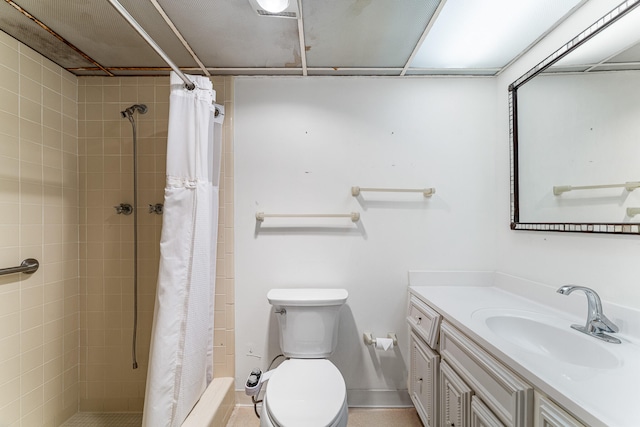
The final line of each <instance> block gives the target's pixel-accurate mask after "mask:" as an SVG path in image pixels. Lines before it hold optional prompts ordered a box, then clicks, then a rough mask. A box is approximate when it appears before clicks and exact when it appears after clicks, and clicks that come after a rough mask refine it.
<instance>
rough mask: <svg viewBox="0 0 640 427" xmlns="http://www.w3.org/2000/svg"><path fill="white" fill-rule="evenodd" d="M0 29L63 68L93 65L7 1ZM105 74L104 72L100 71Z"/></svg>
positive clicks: (1, 12)
mask: <svg viewBox="0 0 640 427" xmlns="http://www.w3.org/2000/svg"><path fill="white" fill-rule="evenodd" d="M0 30H2V31H4V32H5V33H7V34H9V35H10V36H12V37H14V38H15V39H17V40H20V41H21V42H22V43H24V44H26V45H27V46H29V47H30V48H31V49H33V50H35V51H36V52H39V53H40V54H41V55H43V56H45V57H46V58H49V59H50V60H51V61H53V62H55V63H56V64H58V65H60V66H61V67H63V68H76V67H93V66H94V65H93V63H91V62H90V61H88V60H87V59H85V58H84V57H83V56H82V55H80V54H79V53H77V52H76V51H75V50H73V49H72V48H70V47H69V46H68V45H67V44H65V43H64V42H62V41H60V40H58V39H57V38H56V37H54V36H52V35H51V34H50V33H49V32H48V31H46V30H45V29H43V28H42V27H40V26H39V25H38V24H36V23H35V22H33V21H32V20H31V19H29V18H27V17H26V16H25V15H23V14H22V13H21V12H19V11H18V10H16V9H15V8H14V7H13V6H11V5H10V4H9V3H6V2H0ZM100 74H101V75H105V73H104V72H102V71H101V72H100Z"/></svg>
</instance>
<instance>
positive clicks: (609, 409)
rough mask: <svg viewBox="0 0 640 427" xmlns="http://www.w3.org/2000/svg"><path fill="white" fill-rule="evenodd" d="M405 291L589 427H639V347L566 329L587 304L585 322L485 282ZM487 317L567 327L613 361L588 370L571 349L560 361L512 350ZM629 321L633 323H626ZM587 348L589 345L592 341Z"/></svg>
mask: <svg viewBox="0 0 640 427" xmlns="http://www.w3.org/2000/svg"><path fill="white" fill-rule="evenodd" d="M417 282H419V281H417ZM409 290H410V292H411V293H412V294H414V295H416V296H417V297H418V298H419V299H421V300H422V301H423V302H425V303H426V304H428V305H429V306H431V307H432V308H434V309H435V310H436V311H438V312H439V313H440V314H442V315H443V316H444V318H445V319H446V320H447V321H448V322H449V323H451V324H453V325H454V326H456V327H457V328H458V329H460V330H461V331H462V332H464V333H465V334H467V335H468V336H469V337H470V338H472V339H473V340H474V341H476V343H478V344H479V345H480V346H482V347H484V348H485V349H486V350H487V351H488V352H489V353H492V354H493V355H495V356H496V357H497V358H498V359H500V360H501V361H502V363H504V364H505V365H507V366H508V367H509V368H511V369H512V370H513V371H514V372H515V373H517V374H519V375H520V376H521V377H523V379H525V380H526V381H527V382H528V383H530V384H531V385H532V386H534V387H535V388H536V389H538V390H540V391H541V392H543V393H545V394H546V395H548V396H549V397H551V398H552V399H554V400H555V401H556V402H557V403H559V404H560V405H561V406H563V407H565V408H566V409H567V410H569V411H570V412H572V413H573V414H575V415H576V416H577V417H578V418H580V419H582V420H583V421H584V422H585V423H587V424H588V425H590V426H615V427H624V426H629V427H638V426H640V407H639V405H640V342H639V340H638V339H637V338H636V337H634V336H631V335H629V334H624V333H618V334H614V335H615V336H616V337H617V338H619V339H621V340H622V343H621V344H610V343H605V342H602V341H600V340H597V339H596V338H592V337H589V336H586V335H584V334H581V333H580V332H578V331H575V330H573V329H571V327H570V325H571V324H574V323H578V324H583V323H584V321H585V319H586V299H584V298H582V301H581V302H583V303H584V311H585V318H579V317H577V316H576V315H575V314H571V313H566V312H563V311H560V310H557V309H556V308H553V307H550V306H548V305H545V304H541V303H540V302H539V301H535V300H533V299H529V298H525V297H522V296H520V295H518V294H516V293H513V292H511V291H508V290H505V289H503V288H501V287H496V286H492V285H490V286H487V285H486V283H485V284H483V285H482V286H464V285H455V286H450V285H448V286H438V285H428V286H420V285H413V284H412V283H411V281H410V286H409ZM556 296H557V297H558V298H566V297H565V296H562V295H559V294H556V295H550V297H556ZM488 312H490V313H494V314H495V313H501V312H504V313H505V314H507V315H508V314H509V313H525V314H526V316H529V317H531V318H540V319H542V320H544V321H547V322H553V326H550V327H556V328H566V330H567V331H569V333H575V334H578V335H579V336H580V335H583V336H584V338H586V339H587V340H593V345H594V346H595V347H594V348H593V349H594V350H598V352H600V351H601V352H602V354H603V355H607V356H609V355H611V356H612V357H607V358H604V359H603V360H602V365H601V366H597V367H593V366H590V365H589V364H581V362H580V356H581V355H580V354H576V355H575V356H576V359H575V361H574V360H572V359H571V358H572V354H571V351H574V350H573V349H571V348H568V349H567V352H568V353H565V354H564V357H565V360H564V361H563V360H559V359H556V358H554V357H553V356H549V355H544V354H542V353H541V352H540V351H538V349H536V348H533V349H532V348H526V347H527V346H526V345H524V346H523V345H516V344H514V343H513V342H512V341H510V340H507V339H504V338H503V337H501V336H499V335H496V334H495V333H494V332H492V330H491V329H490V328H489V327H488V326H487V324H486V322H485V319H486V316H483V314H484V313H488ZM605 314H607V312H606V308H605ZM633 320H637V319H629V321H633ZM548 324H549V325H551V324H552V323H548ZM519 338H523V337H519ZM578 339H579V338H578ZM525 344H526V342H525ZM586 345H587V346H591V342H590V341H588V342H587V343H586ZM589 348H590V347H589ZM567 360H571V362H568V361H567ZM597 360H598V361H599V359H597ZM612 361H613V363H611V362H612ZM591 363H593V362H591ZM598 365H599V363H598Z"/></svg>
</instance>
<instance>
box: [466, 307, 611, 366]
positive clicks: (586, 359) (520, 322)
mask: <svg viewBox="0 0 640 427" xmlns="http://www.w3.org/2000/svg"><path fill="white" fill-rule="evenodd" d="M473 317H474V319H478V320H480V321H482V322H484V325H485V326H486V327H487V328H488V329H489V330H490V331H491V332H492V333H493V334H495V335H496V336H498V337H499V338H501V339H503V340H505V341H507V342H509V343H511V344H514V345H516V346H518V347H520V348H521V349H523V350H526V351H528V352H531V353H535V354H538V355H540V356H545V357H548V358H550V359H554V360H559V361H562V362H565V363H569V364H572V365H578V366H583V367H587V368H597V369H613V368H616V367H618V366H619V365H620V360H619V358H618V357H617V356H616V355H615V354H614V353H613V352H612V351H610V350H609V349H607V348H606V346H607V345H610V344H606V343H602V342H600V341H598V340H597V339H595V338H592V337H589V336H587V335H585V334H582V333H580V332H578V331H574V330H573V329H571V328H570V327H569V325H568V322H566V321H563V320H560V319H556V318H553V317H549V316H545V315H536V313H533V312H527V311H519V310H496V309H491V310H486V309H485V310H478V311H476V312H475V313H474V315H473Z"/></svg>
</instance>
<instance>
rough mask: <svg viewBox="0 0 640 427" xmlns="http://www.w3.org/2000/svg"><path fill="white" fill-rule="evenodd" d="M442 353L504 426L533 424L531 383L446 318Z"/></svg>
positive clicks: (441, 345) (441, 347) (519, 426)
mask: <svg viewBox="0 0 640 427" xmlns="http://www.w3.org/2000/svg"><path fill="white" fill-rule="evenodd" d="M440 355H441V356H442V359H443V360H446V361H447V362H448V363H449V364H450V365H451V367H452V368H453V369H454V370H455V371H456V372H457V373H458V374H459V375H460V377H461V378H462V379H463V380H464V381H465V382H466V383H467V384H468V385H469V386H470V387H471V389H473V391H474V392H475V394H477V395H478V397H480V399H482V401H483V402H484V403H485V404H486V405H487V406H488V407H489V408H490V409H491V411H492V412H493V413H494V414H495V415H496V416H497V417H498V418H499V419H500V421H502V423H504V425H505V426H509V427H525V426H528V425H530V424H531V421H532V419H533V416H532V415H533V412H532V405H533V389H532V388H531V386H530V385H528V384H527V383H525V382H523V381H522V380H520V378H518V377H516V376H515V375H514V374H512V373H511V372H510V371H509V370H508V369H507V368H506V367H504V366H503V365H502V364H500V363H499V362H498V361H497V360H496V359H494V358H493V357H492V356H490V355H489V354H488V353H487V352H486V351H484V350H483V349H482V348H480V347H479V346H478V345H477V344H475V343H474V342H473V341H471V340H470V339H469V338H467V337H466V336H465V335H463V334H462V333H461V332H460V331H458V330H457V329H455V328H454V327H453V326H451V325H450V324H448V323H447V322H442V326H441V327H440Z"/></svg>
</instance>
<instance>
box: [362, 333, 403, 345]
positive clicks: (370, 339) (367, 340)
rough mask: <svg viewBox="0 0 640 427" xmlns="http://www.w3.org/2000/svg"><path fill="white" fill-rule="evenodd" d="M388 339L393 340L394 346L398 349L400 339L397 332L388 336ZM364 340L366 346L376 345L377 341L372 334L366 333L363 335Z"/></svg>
mask: <svg viewBox="0 0 640 427" xmlns="http://www.w3.org/2000/svg"><path fill="white" fill-rule="evenodd" d="M387 338H391V339H392V340H393V346H394V347H397V346H398V337H397V336H396V333H395V332H389V333H388V334H387ZM362 339H363V340H364V343H365V344H366V345H373V346H375V345H376V339H375V338H374V337H373V334H372V333H371V332H365V333H363V334H362Z"/></svg>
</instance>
